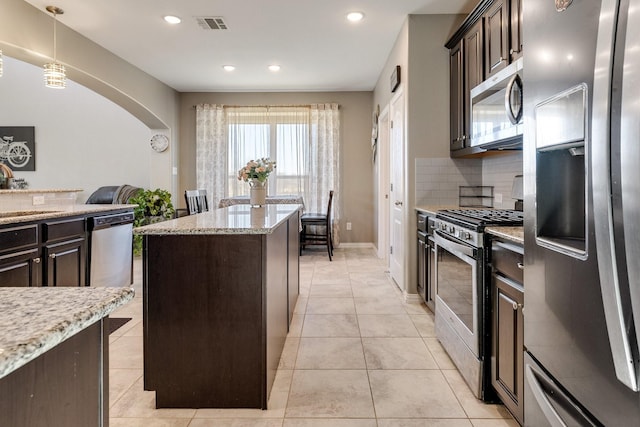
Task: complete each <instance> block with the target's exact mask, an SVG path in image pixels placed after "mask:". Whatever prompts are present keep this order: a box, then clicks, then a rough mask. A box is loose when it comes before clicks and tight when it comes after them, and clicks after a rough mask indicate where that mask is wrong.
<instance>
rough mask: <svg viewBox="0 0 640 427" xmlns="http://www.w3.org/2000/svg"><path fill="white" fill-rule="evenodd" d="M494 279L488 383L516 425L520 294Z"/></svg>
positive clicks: (519, 415)
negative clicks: (489, 379)
mask: <svg viewBox="0 0 640 427" xmlns="http://www.w3.org/2000/svg"><path fill="white" fill-rule="evenodd" d="M493 279H494V285H495V288H494V318H493V320H494V328H493V332H494V333H493V355H492V362H493V363H492V373H491V377H492V378H491V382H492V384H493V386H494V388H495V389H496V392H497V393H498V395H499V396H500V398H501V399H502V402H503V403H504V404H505V406H506V407H507V408H509V410H510V411H511V412H512V413H513V415H514V417H516V418H517V419H518V420H519V421H520V422H522V417H523V392H524V388H523V387H524V383H523V380H524V372H523V358H524V348H523V336H524V329H523V328H524V317H523V314H522V305H523V301H524V296H523V295H524V294H523V293H522V292H521V291H520V290H518V289H517V288H515V287H514V286H512V284H511V283H510V280H509V279H505V278H503V277H502V276H501V275H499V274H494V275H493Z"/></svg>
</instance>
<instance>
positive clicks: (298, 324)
mask: <svg viewBox="0 0 640 427" xmlns="http://www.w3.org/2000/svg"><path fill="white" fill-rule="evenodd" d="M303 325H304V315H303V314H294V315H293V316H292V317H291V323H290V324H289V333H288V334H287V336H288V337H299V336H300V334H302V326H303Z"/></svg>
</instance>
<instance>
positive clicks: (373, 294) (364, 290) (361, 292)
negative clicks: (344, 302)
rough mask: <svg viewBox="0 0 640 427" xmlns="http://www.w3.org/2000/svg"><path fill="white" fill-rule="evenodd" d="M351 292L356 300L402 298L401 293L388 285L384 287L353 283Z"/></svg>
mask: <svg viewBox="0 0 640 427" xmlns="http://www.w3.org/2000/svg"><path fill="white" fill-rule="evenodd" d="M351 292H352V293H353V296H354V297H356V298H399V296H400V293H399V292H397V291H396V290H395V289H393V288H392V287H391V285H389V284H387V283H385V284H383V285H380V284H372V285H366V284H362V283H352V284H351Z"/></svg>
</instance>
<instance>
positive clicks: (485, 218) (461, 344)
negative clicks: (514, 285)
mask: <svg viewBox="0 0 640 427" xmlns="http://www.w3.org/2000/svg"><path fill="white" fill-rule="evenodd" d="M521 224H522V212H517V211H512V210H497V209H449V210H442V211H438V213H437V215H436V220H435V224H434V225H435V231H434V236H433V239H434V241H435V251H436V253H435V255H436V274H435V282H436V284H435V288H436V312H435V313H436V316H435V317H436V320H435V328H436V336H437V337H438V339H439V340H440V342H441V343H442V346H443V347H444V348H445V349H446V350H447V353H449V356H450V357H451V360H453V362H454V363H455V364H456V366H457V367H458V370H459V371H460V373H461V374H462V376H463V377H464V379H465V380H466V382H467V384H469V386H470V388H471V391H472V392H473V393H474V394H475V396H476V397H477V398H479V399H484V400H493V398H494V393H493V391H492V389H491V387H490V381H491V378H490V375H489V363H490V348H491V343H490V330H491V328H490V325H491V324H490V322H491V318H490V307H491V301H490V295H489V283H490V282H489V280H488V277H487V274H488V271H486V268H485V251H486V248H485V239H484V228H485V226H487V225H521Z"/></svg>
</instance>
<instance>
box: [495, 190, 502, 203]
mask: <svg viewBox="0 0 640 427" xmlns="http://www.w3.org/2000/svg"><path fill="white" fill-rule="evenodd" d="M493 198H494V199H495V202H496V204H499V203H502V194H500V193H496V194H495V195H494V197H493Z"/></svg>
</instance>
